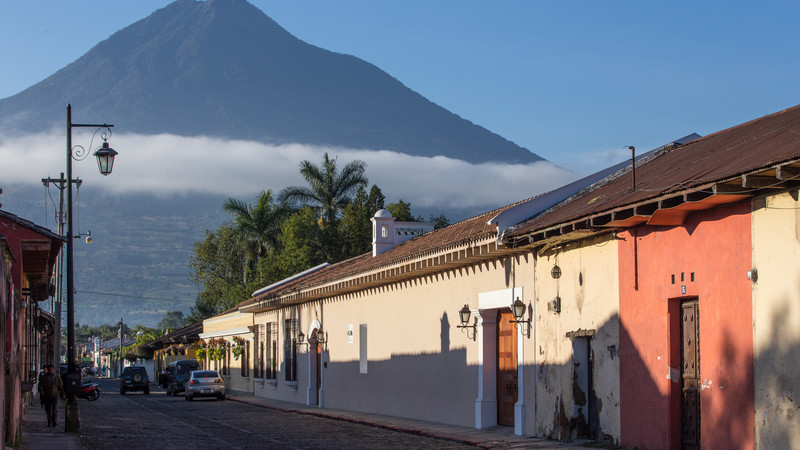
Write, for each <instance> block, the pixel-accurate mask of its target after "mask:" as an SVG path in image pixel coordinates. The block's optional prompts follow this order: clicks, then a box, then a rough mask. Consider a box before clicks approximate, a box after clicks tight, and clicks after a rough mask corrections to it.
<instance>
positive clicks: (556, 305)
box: [547, 296, 561, 313]
mask: <svg viewBox="0 0 800 450" xmlns="http://www.w3.org/2000/svg"><path fill="white" fill-rule="evenodd" d="M547 309H549V310H550V311H553V312H555V313H560V312H561V297H558V296H556V297H554V298H553V299H552V300H550V301H549V302H547Z"/></svg>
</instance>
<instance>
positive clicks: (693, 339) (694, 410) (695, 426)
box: [681, 300, 700, 449]
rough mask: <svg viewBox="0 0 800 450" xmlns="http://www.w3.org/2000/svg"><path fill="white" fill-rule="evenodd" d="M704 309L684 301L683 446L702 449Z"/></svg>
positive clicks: (682, 343) (682, 354) (695, 302)
mask: <svg viewBox="0 0 800 450" xmlns="http://www.w3.org/2000/svg"><path fill="white" fill-rule="evenodd" d="M699 312H700V309H699V305H698V302H697V300H691V301H687V302H684V303H682V304H681V448H685V449H699V448H700V315H699Z"/></svg>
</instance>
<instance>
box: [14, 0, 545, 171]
mask: <svg viewBox="0 0 800 450" xmlns="http://www.w3.org/2000/svg"><path fill="white" fill-rule="evenodd" d="M66 103H72V104H73V106H75V107H76V108H79V109H80V111H91V117H103V118H105V119H104V120H108V121H109V122H111V123H114V124H115V125H117V129H118V130H119V132H136V133H141V134H156V133H172V134H179V135H184V136H194V135H210V136H217V137H225V138H237V139H249V140H256V141H261V142H268V143H289V142H299V143H306V144H316V145H332V146H342V147H349V148H361V149H372V150H393V151H397V152H401V153H406V154H410V155H418V156H435V155H443V156H448V157H451V158H457V159H461V160H465V161H470V162H486V161H498V162H506V163H527V162H532V161H537V160H541V158H540V157H539V156H537V155H535V154H533V153H531V152H530V151H528V150H526V149H524V148H522V147H520V146H518V145H516V144H514V143H513V142H510V141H508V140H506V139H504V138H502V137H501V136H499V135H497V134H495V133H492V132H490V131H488V130H486V129H484V128H482V127H480V126H477V125H475V124H473V123H471V122H469V121H467V120H464V119H462V118H460V117H458V116H457V115H455V114H452V113H450V112H448V111H447V110H445V109H444V108H442V107H440V106H438V105H436V104H434V103H432V102H430V101H428V100H427V99H425V98H424V97H422V96H421V95H419V94H418V93H416V92H414V91H412V90H410V89H408V88H407V87H406V86H404V85H403V84H402V83H400V82H399V81H398V80H396V79H394V78H392V77H391V76H390V75H388V74H386V73H385V72H383V71H381V70H380V69H378V68H377V67H375V66H373V65H371V64H369V63H367V62H365V61H363V60H361V59H358V58H356V57H354V56H349V55H342V54H337V53H333V52H330V51H327V50H324V49H321V48H318V47H315V46H312V45H309V44H307V43H305V42H303V41H301V40H299V39H297V38H295V37H294V36H292V35H291V34H290V33H288V32H287V31H286V30H284V29H283V28H281V27H280V25H278V24H277V23H275V22H274V21H273V20H272V19H270V18H269V17H267V16H266V15H265V14H264V13H263V12H261V11H260V10H259V9H257V8H256V7H255V6H253V5H251V4H249V3H247V2H246V1H245V0H208V1H204V2H198V1H195V0H178V1H176V2H174V3H171V4H169V5H168V6H166V7H165V8H162V9H160V10H158V11H156V12H155V13H153V14H152V15H150V16H149V17H147V18H145V19H143V20H141V21H139V22H136V23H134V24H132V25H130V26H128V27H126V28H124V29H123V30H121V31H119V32H117V33H115V34H113V35H112V36H111V37H110V38H108V39H107V40H105V41H103V42H101V43H99V44H98V45H96V46H95V47H94V48H92V49H91V50H90V51H89V52H87V53H86V54H85V55H83V56H82V57H81V58H79V59H78V60H76V61H75V62H73V63H71V64H70V65H68V66H67V67H65V68H64V69H62V70H60V71H58V72H56V73H55V74H54V75H52V76H50V77H49V78H47V79H45V80H44V81H42V82H40V83H38V84H36V85H34V86H32V87H30V88H28V89H26V90H24V91H23V92H21V93H19V94H17V95H14V96H12V97H9V98H7V99H3V100H0V129H5V130H12V129H18V130H23V131H38V130H41V128H42V124H43V123H45V124H51V123H52V124H54V125H57V126H62V125H61V124H63V121H64V106H65V105H66Z"/></svg>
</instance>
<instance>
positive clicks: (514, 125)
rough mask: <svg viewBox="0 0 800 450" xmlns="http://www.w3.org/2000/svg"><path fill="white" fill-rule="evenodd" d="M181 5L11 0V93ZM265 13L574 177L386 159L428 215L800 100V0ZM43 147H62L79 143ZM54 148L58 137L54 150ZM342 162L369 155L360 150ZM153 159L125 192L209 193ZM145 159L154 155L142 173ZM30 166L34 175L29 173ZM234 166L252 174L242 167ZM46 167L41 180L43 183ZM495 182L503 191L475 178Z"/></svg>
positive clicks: (7, 61) (492, 201) (278, 176)
mask: <svg viewBox="0 0 800 450" xmlns="http://www.w3.org/2000/svg"><path fill="white" fill-rule="evenodd" d="M168 3H169V1H166V0H161V1H156V0H114V1H112V2H109V1H100V0H80V1H77V2H63V1H55V0H27V1H24V2H11V1H5V2H2V5H1V6H0V61H3V63H2V67H3V68H2V70H0V98H5V97H8V96H11V95H14V94H16V93H18V92H20V91H22V90H24V89H25V88H27V87H29V86H31V85H33V84H35V83H37V82H39V81H41V80H43V79H45V78H46V77H48V76H49V75H51V74H53V73H54V72H56V71H57V70H59V69H61V68H63V67H64V66H66V65H67V64H69V63H70V62H72V61H74V60H76V59H77V58H79V57H80V56H81V55H83V54H84V53H86V52H87V51H88V50H89V49H90V48H91V47H92V46H94V45H95V44H97V43H98V42H100V41H102V40H104V39H106V38H108V37H109V36H110V35H111V34H113V33H114V32H115V31H118V30H120V29H122V28H124V27H125V26H128V25H130V24H132V23H134V22H136V21H138V20H141V19H143V18H145V17H147V16H148V15H149V14H151V13H153V12H154V11H155V10H157V9H159V8H162V7H164V6H166V5H167V4H168ZM251 3H253V4H254V5H255V6H257V7H258V8H259V9H261V10H262V11H263V12H264V13H265V14H267V15H268V16H270V17H271V18H272V19H274V20H275V21H276V22H278V23H279V24H280V25H281V26H283V27H284V28H285V29H286V30H288V31H289V32H290V33H292V34H294V35H295V36H297V37H298V38H300V39H302V40H304V41H306V42H308V43H310V44H313V45H316V46H319V47H322V48H325V49H328V50H331V51H335V52H339V53H345V54H350V55H354V56H357V57H359V58H361V59H363V60H365V61H368V62H370V63H372V64H374V65H376V66H377V67H379V68H380V69H382V70H384V71H385V72H387V73H389V74H390V75H392V76H393V77H395V78H397V79H398V80H400V81H401V82H402V83H403V84H405V85H406V86H408V87H409V88H411V89H413V90H415V91H417V92H419V93H420V94H422V95H423V96H425V97H426V98H428V99H429V100H431V101H433V102H434V103H437V104H439V105H441V106H442V107H444V108H446V109H448V110H450V111H451V112H453V113H455V114H457V115H459V116H461V117H462V118H465V119H467V120H470V121H472V122H474V123H476V124H478V125H481V126H483V127H485V128H487V129H489V130H490V131H493V132H495V133H498V134H499V135H501V136H503V137H505V138H507V139H509V140H511V141H513V142H516V143H517V144H519V145H521V146H523V147H525V148H528V149H529V150H531V151H533V152H534V153H536V154H538V155H540V156H542V157H544V158H545V159H547V160H549V161H551V162H552V163H554V164H555V165H556V166H558V167H553V166H549V165H536V166H531V167H526V166H508V165H506V166H502V165H499V166H498V165H488V166H477V165H470V164H466V163H462V162H460V161H454V160H446V159H444V158H439V159H435V158H434V159H433V160H426V161H419V160H416V159H414V158H411V157H406V156H403V155H397V154H391V153H389V152H385V153H383V154H382V155H381V157H377V158H373V159H371V160H370V165H369V166H368V170H367V174H368V175H370V176H371V179H370V181H371V182H373V181H380V183H378V184H379V185H380V186H381V188H382V189H383V190H384V192H387V191H389V190H392V192H396V193H399V194H398V195H400V196H401V197H402V196H403V195H404V196H405V197H404V198H405V199H406V200H407V201H408V200H409V199H412V205H413V204H423V203H425V204H427V205H428V206H430V205H431V204H436V203H437V202H439V203H440V202H443V201H455V202H461V203H462V204H463V203H469V202H473V203H475V202H477V203H478V204H480V205H495V206H499V205H502V204H504V202H513V201H515V200H520V199H522V198H525V197H526V196H529V195H535V194H537V193H539V192H541V191H543V190H547V189H552V188H556V187H558V186H559V185H560V184H564V183H566V182H567V181H571V180H572V179H575V178H577V177H578V176H580V175H584V174H589V173H592V172H594V171H597V170H600V169H602V168H604V167H607V166H609V165H612V164H614V163H617V162H620V161H622V160H624V159H626V158H629V157H630V152H629V150H627V149H625V147H626V146H628V145H633V146H635V147H636V148H637V151H639V152H643V151H646V150H650V149H653V148H656V147H659V146H661V145H663V144H666V143H668V142H670V141H673V140H675V139H678V138H680V137H683V136H685V135H688V134H690V133H692V132H696V133H698V134H701V135H706V134H709V133H712V132H715V131H719V130H722V129H725V128H728V127H730V126H734V125H737V124H739V123H743V122H746V121H748V120H751V119H755V118H757V117H761V116H763V115H766V114H770V113H773V112H776V111H779V110H781V109H784V108H788V107H791V106H794V105H796V104H798V103H800V83H798V79H800V77H799V75H800V27H798V26H797V24H798V23H800V2H785V1H784V2H772V1H762V2H758V3H745V2H736V1H726V2H688V1H673V2H596V1H576V2H552V1H550V2H544V1H532V0H505V1H501V2H487V1H474V0H437V1H430V0H424V1H420V0H404V1H402V2H400V1H397V2H388V1H376V0H342V1H337V2H332V1H329V0H292V1H270V0H252V1H251ZM73 108H74V109H73V118H74V119H76V120H81V121H96V120H101V121H104V120H105V119H99V118H91V117H86V118H83V117H80V118H76V117H75V115H76V112H77V111H78V109H77V108H78V105H73ZM115 133H117V134H118V136H119V137H118V136H117V135H115V139H117V137H118V139H117V140H116V141H115V143H114V144H112V146H113V147H115V148H117V147H124V146H125V145H128V144H129V143H130V144H136V145H139V146H141V147H140V148H154V147H155V144H156V142H158V143H161V141H156V140H155V139H159V138H158V137H147V136H125V133H124V130H115ZM160 138H161V139H167V140H169V139H173V140H174V139H176V138H175V137H170V136H162V137H160ZM42 139H53V140H54V141H53V142H62V141H63V136H61V137H58V136H49V137H46V138H45V137H43V138H42ZM59 139H60V141H59ZM87 139H88V138H87ZM126 139H127V140H126ZM49 143H50V141H49V140H44V141H42V148H45V147H47V146H48V145H51V144H49ZM175 143H176V144H178V143H177V142H175ZM191 143H192V144H193V145H195V147H196V148H202V149H205V151H207V152H208V153H209V158H208V159H209V160H210V161H212V162H213V157H212V156H211V155H213V153H214V152H215V149H218V146H219V145H220V143H219V142H215V141H213V140H204V141H192V142H191ZM62 145H63V144H62ZM179 145H186V142H182V143H180V144H179ZM238 145H240V147H241V148H240V150H239V151H241V152H243V153H242V154H241V156H242V157H250V156H252V155H255V154H257V152H258V151H260V149H259V148H258V146H255V144H252V143H250V144H247V143H240V144H238ZM118 150H119V151H121V149H118ZM311 150H314V149H307V148H305V149H298V148H294V147H292V146H284V147H282V148H280V149H278V151H279V152H281V154H282V155H284V156H285V158H284V159H285V162H286V164H287V165H288V166H284V167H277V166H275V165H272V166H270V167H258V166H255V167H249V168H248V169H251V170H252V171H253V172H254V173H253V174H252V177H253V178H248V177H247V176H244V175H241V174H239V175H237V176H234V177H229V178H227V179H228V180H229V181H228V182H226V183H222V185H224V188H225V189H228V192H230V193H231V194H233V195H244V194H245V193H247V192H250V191H252V190H253V189H252V186H253V184H252V183H248V180H254V179H257V178H258V177H260V178H262V179H263V174H264V172H263V171H270V170H271V171H272V172H274V173H272V175H273V178H271V179H272V180H273V185H271V186H258V190H260V189H262V188H272V189H273V190H279V189H280V188H281V187H282V186H284V185H288V184H298V181H299V180H298V179H297V178H296V177H294V178H292V177H290V176H288V175H287V173H293V174H296V169H295V168H296V164H297V163H298V158H300V159H302V158H303V156H305V155H311V156H313V154H312V153H313V152H311ZM317 150H319V149H317ZM309 152H311V153H309ZM339 154H340V157H342V158H356V157H358V156H359V153H358V151H356V150H347V149H341V151H340V152H339ZM147 155H149V153H148V152H142V154H141V155H137V156H131V157H129V158H128V160H127V161H128V162H126V164H128V167H129V169H123V166H124V165H123V164H122V162H121V160H120V161H118V166H117V167H118V168H119V170H120V171H121V172H122V176H121V180H122V181H119V182H115V183H114V185H115V186H116V189H123V187H133V186H135V185H138V186H141V185H142V183H143V181H142V173H143V172H144V171H145V169H144V167H145V166H147V165H148V164H149V167H148V169H146V170H147V171H149V174H150V175H153V177H154V179H153V181H152V182H153V185H152V186H154V187H155V186H158V188H159V189H168V190H176V191H181V190H187V189H191V184H194V185H196V184H197V183H196V181H194V180H196V178H194V179H193V180H192V179H190V177H188V176H187V177H185V178H186V179H184V180H182V181H181V180H180V177H174V176H173V177H172V178H170V175H169V174H160V173H159V172H156V173H153V172H154V171H156V169H155V168H154V167H153V166H154V164H153V163H152V160H149V161H150V162H149V163H148V158H147ZM153 155H155V150H153ZM298 155H299V156H298ZM13 157H14V156H13V152H12V151H11V150H10V147H9V141H8V139H4V140H2V141H1V142H0V161H2V160H3V159H6V161H8V158H13ZM152 157H153V158H155V157H156V156H152ZM43 158H44V159H47V158H46V157H43ZM132 158H138V162H137V163H136V164H138V165H134V163H133V162H132ZM51 159H52V158H51ZM313 159H316V157H314V158H313ZM59 164H61V165H63V161H61V159H60V158H59V159H58V160H57V161H56V163H55V165H54V166H53V169H52V170H51V173H52V174H53V175H55V174H56V172H57V171H58V170H59V169H58V168H57V167H58V165H59ZM17 165H18V166H19V167H20V169H19V170H24V169H23V168H22V166H23V164H22V163H21V162H18V163H17ZM230 165H231V168H230V170H234V171H235V170H237V167H236V165H235V164H233V162H230ZM134 166H135V167H138V168H140V169H142V170H141V171H139V172H137V173H138V175H136V176H134V175H133V172H132V170H131V169H130V168H132V167H134ZM6 167H7V169H6V170H3V169H2V168H0V182H2V181H3V180H2V179H3V178H6V179H12V180H13V177H11V176H10V174H11V173H12V170H11V169H10V168H11V167H12V165H6ZM286 167H293V168H292V169H291V170H286ZM398 167H402V168H404V170H407V171H417V172H419V173H418V174H417V175H419V174H420V173H421V174H422V175H423V176H425V177H426V178H427V179H434V178H437V179H439V184H438V185H436V186H435V187H431V186H426V187H425V189H424V191H423V190H420V189H419V188H417V190H416V191H415V190H414V187H413V186H411V187H410V186H408V185H409V183H408V182H407V180H406V181H405V182H404V180H403V179H402V177H400V176H399V175H398V173H403V172H402V171H398V170H397V168H398ZM239 168H241V166H239ZM215 169H216V170H222V169H221V168H220V167H216V168H215ZM562 169H566V170H562ZM116 170H117V169H116V168H115V171H116ZM126 170H128V171H129V172H130V175H128V176H127V177H126V175H125V171H126ZM198 170H200V169H199V168H198ZM259 171H261V172H260V173H258V172H259ZM4 172H5V173H4ZM17 172H18V170H14V171H13V173H17ZM39 172H41V170H39ZM39 172H37V173H38V175H36V176H34V175H33V174H31V175H30V177H32V179H34V180H37V179H38V178H41V177H42V176H43V175H42V174H41V173H39ZM87 172H88V171H87ZM188 173H189V172H187V174H188ZM406 173H408V172H406ZM487 173H488V174H489V175H488V176H489V177H491V178H490V180H491V183H489V184H490V185H491V188H489V189H487V188H485V187H483V186H480V187H479V186H477V185H476V184H475V183H469V182H468V180H471V179H473V178H472V177H473V176H481V174H482V176H484V177H485V176H486V174H487ZM87 175H88V174H87ZM159 175H163V176H159ZM36 177H38V178H36ZM376 179H377V180H376ZM465 180H467V182H465ZM169 182H174V183H173V184H174V185H171V184H169ZM237 183H238V184H237ZM411 184H412V185H417V186H418V185H419V184H418V183H411ZM239 185H241V186H239ZM385 185H386V186H389V187H390V188H391V189H386V188H385V187H384V186H385ZM248 189H249V190H248ZM256 192H257V191H256ZM481 196H483V197H481ZM456 199H457V200H456ZM467 199H469V200H467ZM414 202H416V203H414Z"/></svg>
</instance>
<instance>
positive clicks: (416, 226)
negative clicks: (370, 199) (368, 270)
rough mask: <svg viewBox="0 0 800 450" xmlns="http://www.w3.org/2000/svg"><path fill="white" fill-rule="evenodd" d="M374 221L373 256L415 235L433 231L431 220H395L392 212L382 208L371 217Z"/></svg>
mask: <svg viewBox="0 0 800 450" xmlns="http://www.w3.org/2000/svg"><path fill="white" fill-rule="evenodd" d="M370 220H371V221H372V256H378V255H380V254H381V253H385V252H387V251H389V250H391V249H393V248H394V246H395V245H397V244H399V243H401V242H405V241H407V240H409V239H411V238H413V237H416V236H419V235H422V234H425V233H427V232H429V231H433V227H434V225H433V223H431V222H395V218H394V217H392V213H390V212H389V211H387V210H385V209H380V210H378V212H376V213H375V215H374V216H373V217H372V218H371V219H370Z"/></svg>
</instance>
